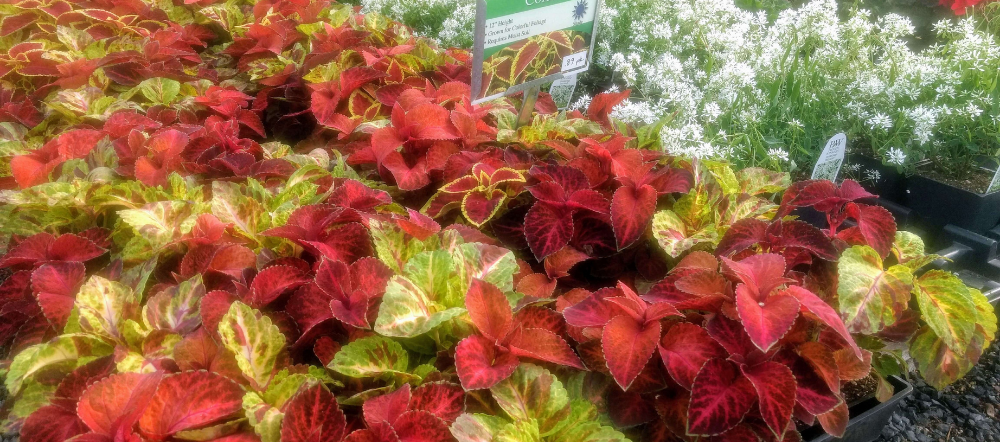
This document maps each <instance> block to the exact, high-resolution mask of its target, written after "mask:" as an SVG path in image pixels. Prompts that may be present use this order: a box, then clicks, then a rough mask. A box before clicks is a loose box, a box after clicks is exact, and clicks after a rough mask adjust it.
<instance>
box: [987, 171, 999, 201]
mask: <svg viewBox="0 0 1000 442" xmlns="http://www.w3.org/2000/svg"><path fill="white" fill-rule="evenodd" d="M993 192H1000V167H997V173H995V174H993V181H990V186H989V187H987V188H986V193H985V194H984V195H989V194H991V193H993Z"/></svg>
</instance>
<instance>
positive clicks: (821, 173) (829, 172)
mask: <svg viewBox="0 0 1000 442" xmlns="http://www.w3.org/2000/svg"><path fill="white" fill-rule="evenodd" d="M846 151H847V135H845V134H843V133H839V134H837V135H834V136H833V138H830V141H827V142H826V147H824V148H823V153H822V154H820V156H819V161H817V162H816V166H815V167H813V173H812V179H814V180H830V181H837V175H839V174H840V167H841V166H843V165H844V152H846Z"/></svg>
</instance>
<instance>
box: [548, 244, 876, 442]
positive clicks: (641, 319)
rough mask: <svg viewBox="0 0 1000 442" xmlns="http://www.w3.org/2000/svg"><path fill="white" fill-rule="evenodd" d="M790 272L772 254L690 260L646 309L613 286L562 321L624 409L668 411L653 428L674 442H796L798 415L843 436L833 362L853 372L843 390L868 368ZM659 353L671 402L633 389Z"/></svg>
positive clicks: (646, 389) (644, 387) (836, 321)
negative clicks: (626, 404)
mask: <svg viewBox="0 0 1000 442" xmlns="http://www.w3.org/2000/svg"><path fill="white" fill-rule="evenodd" d="M786 271H787V269H786V263H785V261H784V258H783V257H782V256H781V255H777V254H770V253H763V254H755V255H752V256H749V257H746V258H744V259H742V260H740V261H732V260H729V259H727V258H722V263H721V266H720V262H719V260H718V259H717V258H715V257H714V256H712V255H710V254H708V253H705V252H694V253H692V254H690V255H688V256H687V257H685V258H684V259H683V260H682V261H681V262H680V263H678V265H677V266H676V267H675V268H674V269H673V270H672V271H671V274H670V275H668V277H667V278H666V279H664V280H663V281H661V282H659V283H657V284H656V285H654V286H653V287H652V288H651V289H650V290H649V291H648V292H647V293H646V294H644V295H642V296H641V297H640V296H639V295H637V294H636V293H635V292H634V291H633V290H632V289H630V288H629V287H628V286H625V285H619V287H617V288H616V289H613V290H608V289H604V290H601V291H598V292H595V293H593V294H590V295H588V296H586V297H584V298H582V299H579V300H578V301H577V302H575V303H574V304H572V305H571V306H569V307H568V308H566V309H565V310H563V315H564V316H565V317H566V320H567V323H568V324H569V325H571V326H575V327H579V329H577V333H576V334H575V336H576V339H577V340H578V342H579V345H580V346H582V348H581V350H580V351H581V353H582V354H585V355H587V356H586V357H585V358H584V359H585V360H588V361H590V362H588V364H591V366H592V367H599V366H600V365H599V364H604V365H606V367H607V369H608V370H609V372H610V373H611V375H612V376H613V377H614V379H615V380H616V381H617V383H618V385H619V386H620V387H621V388H622V390H625V392H632V391H635V393H636V394H633V395H630V396H626V397H627V398H628V399H623V400H633V401H634V400H647V401H648V402H647V403H649V404H653V403H655V404H657V406H659V407H663V408H665V411H661V412H660V415H661V418H660V419H661V421H660V422H659V423H658V424H657V425H662V426H664V428H665V431H668V432H670V433H672V434H674V435H675V436H676V437H679V438H688V437H695V436H718V437H720V440H729V438H745V437H747V435H750V436H752V437H753V438H767V439H778V440H784V439H785V438H787V435H788V434H794V435H795V436H794V437H797V433H796V432H795V428H794V424H793V423H792V421H791V419H792V416H793V412H794V416H795V417H796V418H797V419H799V420H802V421H804V422H806V423H812V422H813V421H814V419H818V420H819V422H820V423H821V424H822V425H823V427H824V428H825V429H826V430H827V431H828V432H830V433H831V434H834V435H837V434H842V433H843V431H844V426H845V425H846V420H847V406H846V404H845V403H844V400H843V397H842V395H841V390H840V385H841V382H842V381H843V380H844V379H845V378H841V377H840V374H839V373H840V370H839V369H838V366H837V365H836V360H835V359H834V354H835V353H837V352H838V351H840V352H843V353H845V354H844V355H843V356H844V357H843V359H844V362H843V363H844V364H845V370H844V371H845V372H848V371H849V370H847V369H846V368H848V367H847V365H850V367H849V368H852V369H853V370H854V371H849V372H850V373H852V375H850V376H849V377H847V379H851V376H856V374H854V373H858V372H861V373H862V374H861V376H859V377H864V376H865V375H867V372H868V370H867V367H866V366H865V364H866V363H867V362H865V361H863V359H862V358H863V354H862V352H861V349H860V348H859V347H858V346H857V344H856V343H855V341H854V339H853V337H852V336H851V335H850V333H849V332H848V331H847V329H846V327H845V326H844V323H843V321H842V320H841V319H840V317H839V315H838V314H837V312H836V310H834V309H833V308H832V307H830V305H828V304H827V303H825V302H824V301H823V300H821V299H820V298H819V297H818V296H817V295H815V294H814V293H812V292H810V291H809V290H807V289H805V288H803V287H802V286H800V285H798V284H797V283H796V281H795V280H794V279H791V278H787V277H786ZM570 301H572V299H571V298H568V299H567V302H570ZM664 330H665V332H664ZM590 343H593V344H590ZM598 343H599V345H598ZM657 352H658V353H659V355H660V358H659V359H660V360H661V361H662V364H663V366H664V367H665V368H666V372H667V373H668V374H669V376H670V379H671V380H672V382H673V383H675V385H677V386H678V388H679V389H678V390H673V391H672V392H670V393H664V392H663V390H662V389H663V386H659V387H656V386H655V381H653V382H654V384H653V386H651V385H650V382H651V381H649V380H643V382H642V383H641V385H639V386H638V387H636V386H635V384H634V382H635V381H636V380H637V379H641V378H640V375H641V374H642V373H643V372H647V371H649V370H654V371H655V370H656V368H655V367H656V366H657V365H659V363H661V362H660V361H657V360H655V359H652V357H653V355H654V354H656V353H657ZM651 361H652V362H651ZM859 365H860V366H862V369H858V368H856V366H859ZM650 367H652V368H650ZM646 376H651V374H647V375H646ZM660 382H662V381H660ZM667 391H669V389H668V390H667ZM657 392H661V394H660V395H659V396H657V395H656V393H657ZM643 395H646V396H649V397H647V398H645V399H643ZM618 397H619V398H622V397H621V396H618ZM755 404H756V405H755ZM615 406H616V404H615V403H609V407H615ZM666 410H669V411H666ZM630 418H631V417H624V419H630ZM653 419H654V417H651V416H647V417H645V418H641V419H640V420H639V422H638V423H644V422H648V421H650V420H653Z"/></svg>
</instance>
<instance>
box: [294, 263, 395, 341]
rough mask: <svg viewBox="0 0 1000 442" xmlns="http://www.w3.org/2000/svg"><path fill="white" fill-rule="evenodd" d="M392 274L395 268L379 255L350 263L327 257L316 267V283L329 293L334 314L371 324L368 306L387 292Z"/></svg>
mask: <svg viewBox="0 0 1000 442" xmlns="http://www.w3.org/2000/svg"><path fill="white" fill-rule="evenodd" d="M390 277H392V271H391V270H389V268H388V267H386V266H385V264H382V262H381V261H379V260H377V259H375V258H361V259H359V260H358V261H356V262H355V263H354V264H352V265H351V266H350V267H348V266H347V264H344V263H342V262H340V261H330V260H326V259H324V260H323V261H322V262H321V263H320V265H319V268H317V270H316V280H315V287H316V288H318V289H319V290H321V291H323V293H325V295H326V296H325V297H324V299H326V300H328V301H326V302H329V310H330V312H331V313H332V314H333V317H335V318H337V319H339V320H340V321H342V322H344V323H345V324H349V325H353V326H355V327H359V328H368V326H369V324H368V309H369V307H370V306H371V304H372V302H373V301H374V299H375V298H376V297H379V296H381V295H382V293H384V292H385V286H386V283H388V281H389V278H390ZM304 293H308V292H304Z"/></svg>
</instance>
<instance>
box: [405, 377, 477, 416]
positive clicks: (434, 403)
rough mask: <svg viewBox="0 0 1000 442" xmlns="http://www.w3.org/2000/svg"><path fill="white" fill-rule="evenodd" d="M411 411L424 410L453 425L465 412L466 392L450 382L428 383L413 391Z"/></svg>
mask: <svg viewBox="0 0 1000 442" xmlns="http://www.w3.org/2000/svg"><path fill="white" fill-rule="evenodd" d="M410 409H411V410H422V411H426V412H428V413H431V414H433V415H434V416H437V417H438V418H439V419H441V420H443V421H445V422H448V423H451V422H454V421H455V419H457V418H458V416H459V415H461V414H462V413H463V412H464V411H465V391H464V390H462V387H461V386H459V385H455V384H452V383H448V382H427V383H424V384H423V385H421V386H419V387H417V388H416V389H415V390H413V395H412V397H411V398H410Z"/></svg>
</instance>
